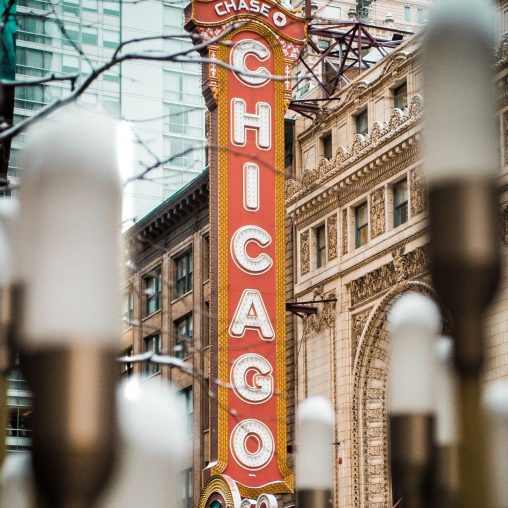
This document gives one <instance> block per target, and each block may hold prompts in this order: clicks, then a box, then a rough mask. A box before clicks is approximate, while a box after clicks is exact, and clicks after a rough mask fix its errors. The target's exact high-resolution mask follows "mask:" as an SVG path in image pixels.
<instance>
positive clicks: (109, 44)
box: [102, 30, 120, 49]
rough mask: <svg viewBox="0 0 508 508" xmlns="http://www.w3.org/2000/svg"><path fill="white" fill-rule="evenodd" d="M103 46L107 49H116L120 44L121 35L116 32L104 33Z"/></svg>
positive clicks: (108, 31)
mask: <svg viewBox="0 0 508 508" xmlns="http://www.w3.org/2000/svg"><path fill="white" fill-rule="evenodd" d="M102 44H103V46H104V47H105V48H111V49H116V47H117V46H118V45H119V44H120V33H119V32H115V31H114V30H104V31H103V32H102Z"/></svg>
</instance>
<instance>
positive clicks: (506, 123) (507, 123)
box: [503, 111, 508, 164]
mask: <svg viewBox="0 0 508 508" xmlns="http://www.w3.org/2000/svg"><path fill="white" fill-rule="evenodd" d="M503 148H504V163H505V164H508V111H503Z"/></svg>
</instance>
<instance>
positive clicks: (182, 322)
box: [174, 314, 192, 359]
mask: <svg viewBox="0 0 508 508" xmlns="http://www.w3.org/2000/svg"><path fill="white" fill-rule="evenodd" d="M174 354H175V356H176V357H177V358H180V359H182V358H185V357H187V356H189V355H191V354H192V314H187V315H186V316H184V317H183V318H181V319H178V320H177V321H175V347H174Z"/></svg>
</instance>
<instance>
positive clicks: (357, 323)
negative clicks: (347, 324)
mask: <svg viewBox="0 0 508 508" xmlns="http://www.w3.org/2000/svg"><path fill="white" fill-rule="evenodd" d="M371 310H372V307H370V308H369V309H367V310H364V311H363V312H360V313H359V314H354V315H353V318H352V326H351V328H352V329H351V362H353V361H354V359H355V355H356V349H357V347H358V343H359V342H360V337H361V336H362V332H363V329H364V328H365V323H367V319H368V317H369V314H370V312H371Z"/></svg>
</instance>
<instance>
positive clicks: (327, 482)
mask: <svg viewBox="0 0 508 508" xmlns="http://www.w3.org/2000/svg"><path fill="white" fill-rule="evenodd" d="M333 423H334V414H333V408H332V405H331V403H330V401H329V400H327V399H325V398H323V397H310V398H308V399H306V400H304V401H303V402H302V403H301V404H300V405H299V407H298V427H297V439H296V452H297V454H296V488H297V489H298V490H327V489H331V488H332V485H333V446H334V445H333Z"/></svg>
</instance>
